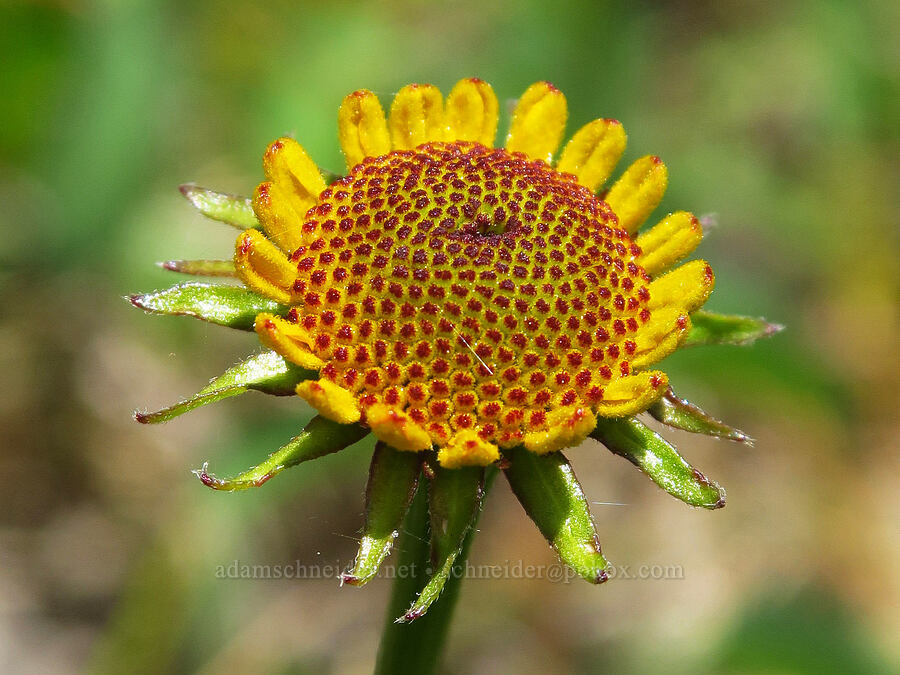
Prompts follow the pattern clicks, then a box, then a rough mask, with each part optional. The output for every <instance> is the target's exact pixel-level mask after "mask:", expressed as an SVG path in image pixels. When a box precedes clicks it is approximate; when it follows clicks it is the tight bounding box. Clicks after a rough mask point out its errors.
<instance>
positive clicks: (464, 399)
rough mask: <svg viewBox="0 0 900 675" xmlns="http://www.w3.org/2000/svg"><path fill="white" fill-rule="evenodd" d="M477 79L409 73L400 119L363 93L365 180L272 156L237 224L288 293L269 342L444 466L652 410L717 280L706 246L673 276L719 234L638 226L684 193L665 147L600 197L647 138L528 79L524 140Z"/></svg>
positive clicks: (570, 440) (674, 217)
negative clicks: (574, 109) (633, 139)
mask: <svg viewBox="0 0 900 675" xmlns="http://www.w3.org/2000/svg"><path fill="white" fill-rule="evenodd" d="M497 118H498V104H497V99H496V97H495V95H494V93H493V91H492V89H491V87H490V86H489V85H488V84H486V83H485V82H482V81H481V80H477V79H467V80H462V81H461V82H459V83H458V84H457V85H456V86H455V87H454V88H453V90H452V91H451V92H450V94H449V96H448V97H447V98H446V100H444V98H443V97H442V95H441V93H440V92H439V91H438V90H437V89H436V88H435V87H433V86H431V85H409V86H407V87H404V88H403V89H401V90H400V92H399V93H398V94H397V95H396V97H395V98H394V101H393V103H392V105H391V108H390V114H389V115H388V116H386V115H385V113H384V110H383V109H382V107H381V105H380V104H379V102H378V100H377V98H376V97H375V95H374V94H373V93H371V92H369V91H365V90H361V91H356V92H354V93H352V94H350V95H349V96H347V97H346V98H345V99H344V102H343V104H342V105H341V108H340V111H339V113H338V130H339V136H340V142H341V147H342V149H343V151H344V155H345V157H346V160H347V167H348V173H347V175H346V176H344V177H342V178H340V179H338V180H336V181H335V182H333V183H332V184H330V185H326V183H325V181H324V180H323V178H322V175H321V173H320V172H319V170H318V169H317V167H316V166H315V164H314V163H313V162H312V160H310V158H309V156H308V155H307V154H306V152H305V151H304V150H303V148H302V147H301V146H300V145H299V144H298V143H297V142H296V141H294V140H292V139H290V138H280V139H278V140H276V141H275V142H273V143H272V144H271V145H270V146H269V148H268V149H267V151H266V153H265V157H264V170H265V176H266V181H265V182H264V183H262V184H260V185H259V187H258V188H257V190H256V193H255V196H254V199H253V209H254V211H255V213H256V216H257V217H258V219H259V223H260V225H261V230H259V229H248V230H246V231H244V232H243V233H242V234H241V235H240V236H239V237H238V240H237V244H236V249H235V257H234V262H235V268H236V270H237V273H238V275H239V277H240V278H241V279H242V280H243V281H244V283H245V284H246V285H247V286H249V287H250V288H252V289H253V290H255V291H256V292H257V293H259V294H261V295H263V296H266V297H268V298H270V299H272V300H274V301H276V302H277V303H280V305H281V306H285V307H287V308H288V309H286V311H283V312H278V313H271V312H263V313H260V314H258V315H257V317H256V320H255V323H254V327H255V329H256V332H257V333H258V335H259V337H260V339H261V340H262V342H263V343H264V344H265V345H267V346H268V347H270V348H271V349H273V350H275V351H276V352H277V353H278V354H280V355H281V356H283V357H284V358H285V359H287V360H289V361H290V362H293V363H294V364H297V365H298V366H301V367H303V368H306V369H311V370H316V371H318V373H319V375H318V380H307V381H304V382H301V383H300V384H299V385H298V386H297V387H296V392H297V394H299V395H300V396H302V397H303V398H304V399H306V400H307V401H308V402H309V403H310V405H312V406H313V407H314V408H316V409H317V410H318V411H319V412H320V414H321V415H323V416H324V417H327V418H329V419H332V420H334V421H337V422H340V423H343V424H350V423H355V422H362V423H363V424H364V425H366V426H368V427H369V428H371V430H372V432H373V433H374V434H375V435H376V436H377V437H378V438H380V439H381V440H383V441H385V442H387V443H389V444H390V445H391V446H393V447H395V448H398V449H401V450H409V451H420V450H425V449H428V448H431V447H432V446H435V447H436V448H437V449H438V458H439V461H440V463H441V464H442V465H443V466H444V467H448V468H450V467H454V468H455V467H460V466H466V465H482V466H483V465H487V464H489V463H492V462H494V461H496V460H497V459H499V457H500V452H499V450H500V449H504V448H510V447H512V446H516V445H524V446H525V447H526V448H527V449H528V450H531V451H532V452H535V453H539V454H543V453H547V452H552V451H556V450H559V449H562V448H565V447H570V446H573V445H577V444H578V443H580V442H581V441H582V440H584V439H585V437H586V436H587V435H588V434H589V433H590V432H591V431H593V430H594V427H595V426H596V424H597V417H598V416H599V417H623V416H629V415H633V414H635V413H638V412H642V411H644V410H646V409H647V408H648V407H650V406H651V405H652V404H653V403H655V402H656V401H657V400H658V399H659V398H660V397H661V396H662V395H663V393H664V392H665V391H666V389H667V378H666V375H665V374H664V373H662V372H660V371H658V370H652V369H651V367H652V366H653V365H654V364H655V363H656V362H658V361H659V360H660V359H662V358H664V357H665V356H667V355H668V354H669V353H671V352H672V351H673V350H674V349H675V348H676V347H677V346H678V344H679V342H680V341H681V340H682V339H683V337H684V336H685V335H686V333H687V331H688V329H689V327H690V318H689V314H690V313H691V312H693V311H694V310H696V309H697V308H698V307H700V306H701V305H702V304H703V303H704V302H705V300H706V298H707V297H708V296H709V293H710V292H711V290H712V288H713V273H712V270H711V268H710V267H709V265H707V264H706V263H705V262H703V261H692V262H689V263H687V264H684V265H682V266H680V267H677V268H676V269H674V270H673V271H668V272H667V270H668V269H669V268H670V267H671V266H672V265H673V264H674V263H676V262H677V261H678V260H680V259H681V258H683V257H684V256H685V255H687V254H688V253H690V252H691V251H692V250H693V249H694V248H695V247H696V246H697V244H698V243H699V242H700V239H701V238H702V229H701V228H700V225H699V223H698V221H697V219H696V218H694V217H693V216H692V215H691V214H689V213H686V212H677V213H674V214H671V215H669V216H667V217H666V218H664V219H663V220H662V221H661V222H660V223H659V224H657V225H656V226H654V227H652V228H651V229H649V230H648V231H646V233H644V234H641V235H640V236H637V234H636V233H637V230H638V228H639V227H640V226H641V225H642V224H643V222H644V221H645V220H646V219H647V217H648V216H649V215H650V213H651V212H652V211H653V210H654V209H655V208H656V206H657V205H658V203H659V201H660V199H661V198H662V195H663V192H664V191H665V188H666V183H667V173H666V168H665V165H664V164H663V163H662V161H661V160H660V159H659V158H658V157H653V156H648V157H643V158H641V159H639V160H638V161H636V162H635V163H634V164H632V165H631V166H630V167H629V168H628V169H627V170H626V171H625V172H624V174H623V175H622V176H621V177H620V178H619V179H618V180H617V181H616V182H615V183H613V185H612V186H611V187H610V188H609V189H608V190H607V191H605V192H601V193H600V194H597V193H596V191H597V190H598V188H600V187H601V186H602V185H603V184H604V182H605V181H606V180H607V178H608V177H609V175H610V173H611V172H612V170H613V168H614V166H615V164H616V162H617V161H618V159H619V158H620V156H621V154H622V152H623V151H624V148H625V132H624V130H623V129H622V126H621V124H619V122H617V121H615V120H608V119H598V120H595V121H593V122H591V123H589V124H587V125H585V126H584V127H582V128H581V129H580V130H579V131H577V132H576V133H575V135H574V136H573V137H572V139H571V140H570V141H569V142H568V143H567V144H566V146H565V147H564V148H563V150H562V152H561V153H560V154H559V156H558V158H557V159H556V160H554V157H555V155H556V152H557V149H558V146H559V143H560V140H561V138H562V135H563V130H564V127H565V121H566V100H565V97H564V96H563V94H562V93H561V92H560V91H559V90H557V89H556V88H555V87H553V86H552V85H550V84H549V83H546V82H539V83H536V84H534V85H532V86H531V87H529V88H528V90H527V91H526V92H525V93H524V95H523V96H522V97H521V99H520V100H519V103H518V105H517V107H516V108H515V111H514V112H513V116H512V123H511V126H510V130H509V133H508V135H507V137H506V142H505V144H504V146H503V147H494V146H493V144H494V137H495V135H496V129H497Z"/></svg>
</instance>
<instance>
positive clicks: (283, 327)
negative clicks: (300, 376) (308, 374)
mask: <svg viewBox="0 0 900 675" xmlns="http://www.w3.org/2000/svg"><path fill="white" fill-rule="evenodd" d="M254 329H255V330H256V334H257V335H259V339H260V342H262V343H263V344H264V345H266V346H267V347H269V348H270V349H274V350H275V351H276V352H278V353H279V354H281V355H282V356H283V357H284V358H286V359H287V360H288V361H290V362H292V363H296V364H297V365H298V366H300V367H302V368H309V369H310V370H318V369H319V368H321V367H322V366H324V365H325V362H324V361H322V359H320V358H319V357H318V356H316V355H315V354H313V353H312V350H311V349H310V344H312V339H311V338H310V336H309V333H307V332H306V330H305V329H304V328H303V326H301V325H299V324H296V323H291V322H290V321H286V320H285V319H283V318H281V317H280V316H274V315H272V314H260V315H259V316H257V317H256V323H255V324H254Z"/></svg>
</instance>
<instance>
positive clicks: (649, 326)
mask: <svg viewBox="0 0 900 675" xmlns="http://www.w3.org/2000/svg"><path fill="white" fill-rule="evenodd" d="M690 326H691V323H690V319H689V318H688V315H687V312H685V311H683V310H682V309H680V308H678V307H666V308H664V309H660V310H658V311H655V312H653V313H652V314H651V315H650V319H649V321H647V323H645V324H644V325H643V326H641V330H640V331H638V333H637V336H636V338H635V345H636V346H635V351H634V354H633V355H632V357H631V359H630V362H631V366H632V367H633V368H646V367H647V366H651V365H653V364H654V363H657V362H659V361H662V360H663V359H664V358H665V357H667V356H668V355H669V354H671V353H672V352H674V351H675V349H676V348H677V347H678V343H679V342H680V341H681V339H682V338H683V337H684V335H685V334H686V333H687V331H688V330H689V329H690Z"/></svg>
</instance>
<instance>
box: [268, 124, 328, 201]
mask: <svg viewBox="0 0 900 675" xmlns="http://www.w3.org/2000/svg"><path fill="white" fill-rule="evenodd" d="M263 173H265V175H266V178H268V179H269V180H270V181H272V182H273V183H276V184H277V185H278V187H280V188H281V189H282V190H283V191H284V194H285V196H286V197H287V198H288V199H289V200H290V204H291V206H292V207H293V208H294V210H295V211H296V212H297V213H298V214H299V215H300V216H301V217H302V216H304V215H305V214H306V212H307V211H308V210H309V209H310V208H311V207H313V206H315V205H316V202H317V201H318V199H319V194H320V193H321V192H322V190H324V189H325V179H324V178H322V174H321V173H319V168H318V167H317V166H316V164H315V162H313V161H312V160H311V159H310V158H309V155H307V154H306V150H304V149H303V148H302V147H301V145H300V144H299V143H298V142H297V141H295V140H294V139H293V138H287V137H282V138H279V139H278V140H276V141H272V143H270V144H269V147H268V149H267V150H266V154H265V155H263Z"/></svg>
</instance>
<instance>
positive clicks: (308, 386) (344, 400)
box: [297, 379, 360, 424]
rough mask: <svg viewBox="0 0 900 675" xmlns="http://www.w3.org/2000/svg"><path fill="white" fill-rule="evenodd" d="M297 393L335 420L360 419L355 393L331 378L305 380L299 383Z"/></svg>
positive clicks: (343, 421)
mask: <svg viewBox="0 0 900 675" xmlns="http://www.w3.org/2000/svg"><path fill="white" fill-rule="evenodd" d="M297 395H298V396H300V397H301V398H303V399H305V400H306V402H307V403H309V404H310V405H311V406H312V407H313V408H315V409H316V410H318V411H319V414H321V415H322V417H327V418H328V419H330V420H331V421H333V422H337V423H339V424H352V423H354V422H358V421H359V418H360V412H359V405H358V404H357V402H356V399H355V398H354V396H353V394H351V393H350V392H349V391H347V390H346V389H344V388H343V387H339V386H338V385H336V384H335V383H334V382H331V381H330V380H324V379H323V380H304V381H303V382H301V383H300V384H298V385H297Z"/></svg>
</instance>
